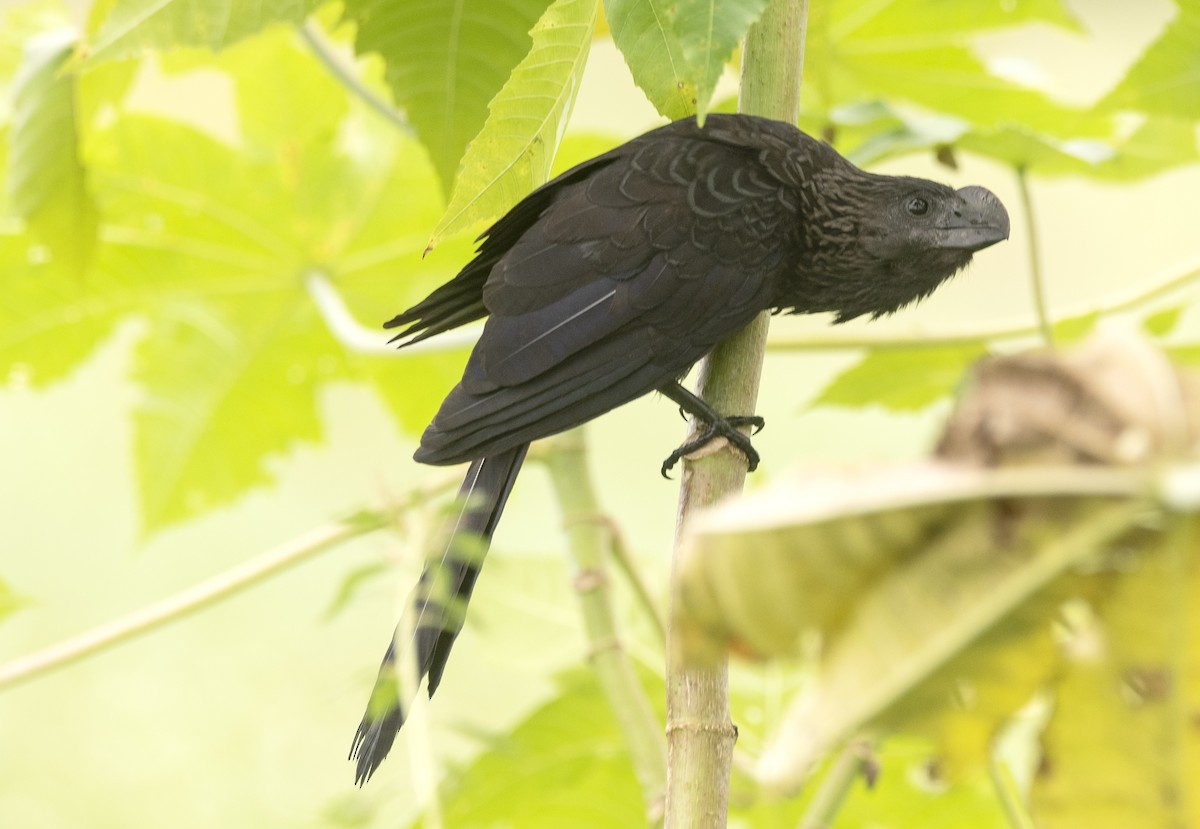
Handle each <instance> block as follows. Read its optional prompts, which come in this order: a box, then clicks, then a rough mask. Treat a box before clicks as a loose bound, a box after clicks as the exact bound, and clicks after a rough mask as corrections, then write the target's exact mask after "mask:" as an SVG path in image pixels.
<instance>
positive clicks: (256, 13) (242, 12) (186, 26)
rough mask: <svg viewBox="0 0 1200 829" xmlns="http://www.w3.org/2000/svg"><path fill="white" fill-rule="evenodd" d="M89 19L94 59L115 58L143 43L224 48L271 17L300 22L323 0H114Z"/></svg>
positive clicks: (142, 46)
mask: <svg viewBox="0 0 1200 829" xmlns="http://www.w3.org/2000/svg"><path fill="white" fill-rule="evenodd" d="M105 5H106V6H110V8H108V9H107V12H108V13H107V14H106V15H105V16H103V17H101V16H100V15H98V14H93V15H92V16H91V18H90V19H89V26H90V27H91V28H90V29H89V31H88V33H87V34H88V38H87V42H86V51H87V56H88V59H89V60H91V61H100V60H112V59H113V58H119V57H124V56H126V55H131V54H134V53H136V52H138V51H140V50H142V49H170V48H172V47H175V46H204V47H207V48H209V49H223V48H225V47H226V46H229V45H230V44H232V43H236V42H237V41H239V40H241V39H242V38H245V37H249V36H250V35H252V34H255V33H256V32H259V31H261V30H262V29H263V28H265V27H266V26H269V25H270V24H272V23H299V22H300V21H302V20H303V19H304V18H305V17H307V16H308V14H309V12H311V11H312V10H313V9H315V8H316V7H317V6H318V5H320V0H258V2H254V3H246V2H238V1H237V0H115V2H111V3H106V4H105Z"/></svg>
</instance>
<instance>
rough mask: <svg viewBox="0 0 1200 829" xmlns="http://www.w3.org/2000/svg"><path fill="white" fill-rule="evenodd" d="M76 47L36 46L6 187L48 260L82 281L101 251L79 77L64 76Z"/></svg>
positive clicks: (55, 42)
mask: <svg viewBox="0 0 1200 829" xmlns="http://www.w3.org/2000/svg"><path fill="white" fill-rule="evenodd" d="M74 45H75V40H74V36H73V35H72V34H71V33H70V32H59V33H53V34H47V35H43V36H41V37H38V38H36V39H34V40H32V41H30V43H29V46H28V48H27V50H26V54H25V61H24V63H23V65H22V67H21V71H20V73H19V74H18V76H17V79H16V81H15V83H14V93H15V94H14V101H13V120H12V130H11V132H10V134H9V141H10V142H11V147H12V149H11V152H10V155H9V159H8V174H7V177H6V180H5V187H6V190H7V191H8V192H7V194H8V199H9V202H10V204H11V209H12V210H13V211H14V212H15V213H16V215H18V216H19V217H21V218H22V219H24V220H25V221H26V222H27V223H28V225H29V227H30V230H31V231H32V233H33V235H34V236H35V238H36V239H37V240H38V241H39V242H41V243H42V244H43V245H45V247H46V251H47V256H48V258H49V259H51V260H54V261H55V263H56V264H61V266H63V267H64V268H66V270H68V271H70V272H72V273H76V274H78V273H80V272H82V270H83V269H84V268H85V267H86V266H87V263H88V260H89V259H90V258H91V254H92V249H93V247H94V246H95V241H96V207H95V204H94V203H93V201H92V198H91V195H90V193H89V192H88V183H87V176H86V174H85V171H84V168H83V165H82V164H81V163H80V160H79V152H78V141H79V119H78V114H77V106H76V86H77V84H76V76H75V75H72V74H63V73H62V72H61V71H60V70H61V69H62V67H63V65H64V64H65V63H66V62H67V60H68V59H69V58H70V56H71V54H72V51H73V49H74Z"/></svg>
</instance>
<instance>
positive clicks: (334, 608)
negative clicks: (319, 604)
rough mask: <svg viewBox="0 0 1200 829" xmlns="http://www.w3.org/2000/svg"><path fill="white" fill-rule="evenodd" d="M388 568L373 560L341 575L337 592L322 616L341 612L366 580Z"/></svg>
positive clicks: (382, 573)
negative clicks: (343, 575)
mask: <svg viewBox="0 0 1200 829" xmlns="http://www.w3.org/2000/svg"><path fill="white" fill-rule="evenodd" d="M389 570H390V568H389V567H388V565H387V564H385V563H384V562H382V561H375V562H371V563H369V564H364V565H362V566H361V567H356V568H355V569H353V570H351V571H350V572H349V573H347V574H346V575H345V577H343V579H342V581H341V583H340V584H339V585H338V588H337V592H336V593H334V595H333V598H332V599H330V600H329V606H328V607H326V608H325V613H324V616H325V618H326V619H331V618H333V617H334V616H336V615H338V614H339V613H341V612H342V611H343V610H345V609H346V607H348V606H349V604H350V603H351V602H352V601H353V600H354V598H355V597H356V596H357V595H358V591H359V590H360V589H361V588H362V587H363V586H364V585H366V584H367V583H368V582H370V581H372V580H374V579H375V578H377V577H378V576H382V575H384V574H385V573H387V572H389Z"/></svg>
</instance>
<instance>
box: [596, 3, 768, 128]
mask: <svg viewBox="0 0 1200 829" xmlns="http://www.w3.org/2000/svg"><path fill="white" fill-rule="evenodd" d="M766 6H767V2H766V0H605V2H604V11H605V14H606V17H607V19H608V23H609V26H610V28H611V29H612V37H613V42H614V43H615V44H616V45H617V48H618V49H620V50H621V52H622V54H624V56H625V62H626V63H627V64H628V65H629V70H630V71H631V72H632V73H633V79H634V80H635V81H636V82H637V85H638V86H639V87H641V88H642V91H643V92H645V93H646V97H647V98H649V99H650V102H651V103H652V104H654V106H655V108H656V109H657V110H658V111H659V112H660V113H661V114H662V115H664V116H666V117H667V118H669V119H671V120H672V121H675V120H678V119H680V118H686V117H687V116H689V115H697V114H698V115H699V116H700V118H701V119H703V117H704V114H705V113H706V112H707V111H708V103H709V101H710V100H711V98H712V94H713V90H714V89H716V86H717V81H718V80H719V79H720V77H721V73H722V72H724V71H725V62H726V61H727V60H729V56H730V55H731V54H733V50H734V49H735V48H736V47H737V45H738V43H739V42H740V41H741V39H742V38H743V37H745V35H746V32H747V31H748V30H749V28H750V26H751V24H753V23H754V21H755V20H757V19H758V18H759V16H760V15H762V12H763V9H765V8H766Z"/></svg>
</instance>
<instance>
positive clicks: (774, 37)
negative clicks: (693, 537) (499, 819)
mask: <svg viewBox="0 0 1200 829" xmlns="http://www.w3.org/2000/svg"><path fill="white" fill-rule="evenodd" d="M807 19H808V2H807V0H771V2H770V3H769V4H768V5H767V8H766V10H765V11H764V12H763V15H762V17H761V18H760V19H759V21H758V22H757V23H755V24H754V25H753V26H752V27H751V28H750V31H749V33H748V34H747V36H746V43H745V47H744V49H743V52H742V81H741V96H740V98H739V103H738V109H739V111H741V112H744V113H750V114H754V115H764V116H768V117H772V118H778V119H780V120H782V121H788V122H790V123H795V122H796V120H797V118H798V115H799V107H800V70H801V64H802V62H803V54H804V30H805V25H806V23H807ZM768 321H769V316H768V315H767V314H762V315H760V316H759V317H758V319H756V320H755V321H754V322H752V323H751V324H750V325H749V326H747V327H746V328H745V329H744V330H743V331H741V332H740V333H738V334H736V335H734V336H733V337H730V338H729V339H728V340H726V341H724V342H722V343H720V344H718V345H717V347H716V348H715V349H714V350H713V352H712V353H711V354H710V355H709V356H708V358H707V359H705V360H704V362H703V363H702V365H701V368H700V377H699V382H698V384H697V392H698V393H699V394H700V396H701V397H703V398H704V399H705V400H706V401H707V402H708V403H709V404H710V405H712V406H713V408H715V409H716V410H717V411H719V412H725V413H732V414H750V413H752V412H753V411H754V407H755V404H756V402H757V399H758V385H759V377H760V375H761V373H762V361H763V352H764V350H765V347H766V341H767V326H768ZM745 478H746V462H745V459H744V458H742V457H741V456H740V455H738V454H736V453H734V452H732V451H727V452H717V453H716V454H713V455H709V456H707V457H704V458H702V459H699V460H696V461H688V460H685V461H684V464H683V473H682V483H681V491H680V497H679V513H678V522H677V527H676V543H675V556H674V567H676V568H677V567H678V563H679V557H680V550H681V546H680V538H681V531H682V529H683V526H684V525H685V524H686V522H687V518H688V516H689V515H690V514H691V513H692V512H693V511H694V510H697V509H700V508H702V507H705V506H708V505H709V504H712V503H714V502H715V501H717V500H719V499H721V498H724V497H726V496H728V495H732V494H734V493H737V492H740V491H741V489H742V486H743V484H744V482H745ZM686 636H687V633H686V631H682V630H679V629H678V626H677V625H676V624H675V622H674V621H672V623H671V628H670V630H669V639H668V648H667V810H666V825H667V826H668V827H678V828H679V829H707V827H724V826H725V825H726V821H727V815H728V811H729V776H730V770H731V766H732V762H733V747H734V743H735V742H736V740H737V730H736V729H735V728H734V726H733V723H732V722H731V720H730V715H729V680H728V664H727V662H726V661H724V659H723V658H722V659H720V660H717V661H716V662H713V663H710V664H703V665H697V664H686V663H685V662H684V659H683V655H682V646H681V643H682V641H683V640H684V639H685V638H686Z"/></svg>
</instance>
